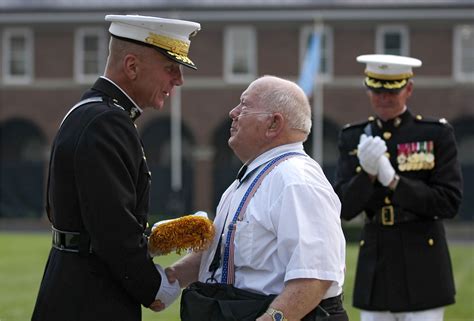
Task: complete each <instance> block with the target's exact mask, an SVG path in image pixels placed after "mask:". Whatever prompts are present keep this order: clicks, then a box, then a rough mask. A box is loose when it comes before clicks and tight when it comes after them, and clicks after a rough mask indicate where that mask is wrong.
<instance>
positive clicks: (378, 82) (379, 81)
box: [356, 54, 422, 92]
mask: <svg viewBox="0 0 474 321" xmlns="http://www.w3.org/2000/svg"><path fill="white" fill-rule="evenodd" d="M356 59H357V61H358V62H360V63H365V64H366V68H365V75H366V77H365V80H364V84H365V85H366V86H367V88H369V89H371V90H374V91H389V92H397V91H400V90H401V89H403V88H404V87H405V86H406V85H407V84H408V80H409V79H410V78H411V77H413V70H412V68H413V67H420V66H421V64H422V63H421V60H419V59H416V58H411V57H404V56H396V55H378V54H373V55H361V56H358V57H357V58H356Z"/></svg>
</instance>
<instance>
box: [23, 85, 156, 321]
mask: <svg viewBox="0 0 474 321" xmlns="http://www.w3.org/2000/svg"><path fill="white" fill-rule="evenodd" d="M90 98H94V99H95V100H94V99H92V100H93V101H92V102H89V103H86V104H83V105H82V106H80V107H78V108H77V109H75V110H74V111H72V112H71V113H70V114H69V115H68V117H67V118H66V119H65V120H64V122H63V123H62V125H61V127H60V129H59V131H58V133H57V135H56V137H55V140H54V144H53V147H52V152H51V159H50V168H49V177H48V189H47V190H48V197H47V204H48V206H47V207H48V209H47V210H48V215H49V218H50V220H51V222H52V224H53V226H54V228H55V229H57V230H60V231H62V232H57V231H56V232H55V238H54V239H53V241H54V245H55V247H53V248H52V249H51V252H50V254H49V258H48V263H47V265H46V269H45V272H44V276H43V280H42V282H41V286H40V290H39V294H38V298H37V301H36V305H35V309H34V312H33V317H32V320H34V321H40V320H45V321H46V320H47V321H55V320H58V321H65V320H67V321H76V320H77V321H79V320H81V321H86V320H90V321H92V320H93V321H97V320H101V321H104V320H110V321H112V320H113V321H121V320H124V321H125V320H126V321H135V320H136V321H138V320H141V305H144V306H149V305H150V304H151V303H152V302H153V301H154V299H155V296H156V293H157V292H158V289H159V286H160V283H161V277H160V274H159V273H158V271H157V270H156V268H155V266H154V264H153V261H152V258H150V256H149V255H148V250H147V240H146V237H145V236H144V234H143V233H144V231H145V228H146V224H147V213H148V203H149V188H150V181H151V175H150V172H149V170H148V167H147V164H146V160H145V157H144V152H143V147H142V144H141V140H140V138H139V136H138V133H137V130H136V128H135V125H134V123H133V120H134V119H135V118H136V116H138V114H139V110H138V108H136V106H135V105H134V104H133V102H131V101H130V100H129V99H128V98H127V96H126V95H125V94H123V92H122V91H121V90H120V89H119V88H117V87H116V86H115V85H114V84H112V83H111V82H109V81H108V80H106V79H103V78H99V79H98V80H97V82H96V83H95V84H94V86H93V88H92V89H91V90H90V91H88V92H87V93H85V95H84V96H83V98H82V99H89V100H90Z"/></svg>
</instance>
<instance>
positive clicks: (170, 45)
mask: <svg viewBox="0 0 474 321" xmlns="http://www.w3.org/2000/svg"><path fill="white" fill-rule="evenodd" d="M145 42H146V43H149V44H151V45H153V46H156V47H160V48H163V49H165V50H168V51H169V52H172V53H174V54H175V55H180V56H184V57H187V56H188V52H189V44H188V43H186V42H184V41H182V40H177V39H173V38H170V37H166V36H163V35H157V34H156V33H153V32H150V33H149V35H148V37H146V39H145Z"/></svg>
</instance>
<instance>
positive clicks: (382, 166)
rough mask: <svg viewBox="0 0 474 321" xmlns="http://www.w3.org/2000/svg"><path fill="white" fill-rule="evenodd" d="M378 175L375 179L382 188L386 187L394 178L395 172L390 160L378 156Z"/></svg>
mask: <svg viewBox="0 0 474 321" xmlns="http://www.w3.org/2000/svg"><path fill="white" fill-rule="evenodd" d="M378 167H379V173H378V175H377V179H378V181H379V182H380V184H382V185H383V186H388V185H389V184H390V183H391V182H392V181H393V178H394V177H395V170H394V169H393V166H392V164H390V160H389V159H388V158H387V157H385V156H380V158H379V160H378Z"/></svg>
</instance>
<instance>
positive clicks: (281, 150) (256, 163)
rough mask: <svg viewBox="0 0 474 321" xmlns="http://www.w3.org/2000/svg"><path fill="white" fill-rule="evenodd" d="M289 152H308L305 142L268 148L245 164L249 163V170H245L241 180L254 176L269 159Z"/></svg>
mask: <svg viewBox="0 0 474 321" xmlns="http://www.w3.org/2000/svg"><path fill="white" fill-rule="evenodd" d="M289 152H297V153H302V154H306V153H305V151H304V148H303V142H297V143H291V144H285V145H280V146H277V147H274V148H272V149H270V150H267V151H266V152H264V153H263V154H261V155H259V156H258V157H257V158H255V159H254V160H253V161H251V162H250V163H248V164H245V165H247V171H246V172H245V174H244V176H243V177H242V178H241V180H240V182H241V183H242V182H243V181H245V180H246V179H247V178H249V177H250V176H252V175H253V174H254V172H255V170H256V169H258V168H259V167H260V166H262V165H263V164H266V163H268V162H269V161H271V160H272V159H274V158H275V157H278V156H279V155H282V154H285V153H289Z"/></svg>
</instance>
